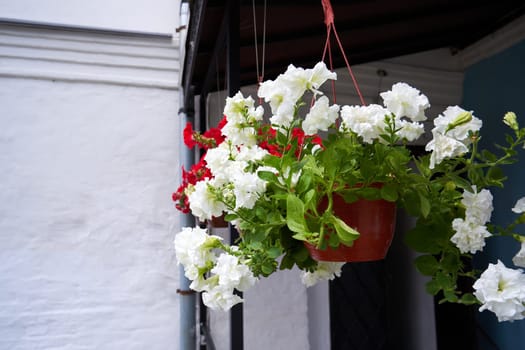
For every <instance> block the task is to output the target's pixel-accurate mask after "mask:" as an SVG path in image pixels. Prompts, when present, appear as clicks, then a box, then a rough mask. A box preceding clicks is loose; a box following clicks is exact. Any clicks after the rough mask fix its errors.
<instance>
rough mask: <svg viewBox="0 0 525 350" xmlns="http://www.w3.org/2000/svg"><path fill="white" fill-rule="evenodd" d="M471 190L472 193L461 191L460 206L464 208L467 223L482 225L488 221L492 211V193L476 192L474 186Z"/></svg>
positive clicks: (485, 191)
mask: <svg viewBox="0 0 525 350" xmlns="http://www.w3.org/2000/svg"><path fill="white" fill-rule="evenodd" d="M472 189H473V191H474V192H469V191H463V199H462V200H461V204H463V205H464V206H465V208H466V212H465V217H466V218H467V219H468V220H469V221H472V222H476V223H478V224H480V225H483V224H485V223H487V222H489V221H490V216H491V215H492V210H493V209H494V206H493V205H492V199H493V197H492V193H490V191H489V190H487V189H483V190H481V191H480V192H477V188H476V186H473V187H472Z"/></svg>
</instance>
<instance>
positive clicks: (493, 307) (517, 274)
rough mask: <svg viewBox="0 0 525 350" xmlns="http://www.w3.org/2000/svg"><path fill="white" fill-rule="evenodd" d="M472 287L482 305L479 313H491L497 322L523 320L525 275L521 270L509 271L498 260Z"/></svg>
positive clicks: (524, 311)
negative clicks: (486, 311) (485, 311)
mask: <svg viewBox="0 0 525 350" xmlns="http://www.w3.org/2000/svg"><path fill="white" fill-rule="evenodd" d="M473 287H474V289H475V292H474V295H475V296H476V298H478V300H479V301H480V302H481V303H482V304H483V305H482V306H481V307H480V308H479V311H483V310H489V311H492V312H493V313H495V314H496V316H497V318H498V321H499V322H502V321H515V320H521V319H523V318H525V305H524V303H525V275H524V274H523V272H522V271H521V270H515V269H509V268H507V267H506V266H505V265H504V264H503V263H502V262H501V261H499V260H498V263H497V264H489V266H488V268H487V269H486V270H485V271H484V272H483V273H482V274H481V276H480V278H479V279H478V280H477V281H476V282H475V283H474V285H473Z"/></svg>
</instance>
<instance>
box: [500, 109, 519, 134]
mask: <svg viewBox="0 0 525 350" xmlns="http://www.w3.org/2000/svg"><path fill="white" fill-rule="evenodd" d="M503 122H504V123H505V124H507V125H508V126H510V127H511V128H512V130H519V128H520V126H519V125H518V121H517V120H516V113H514V112H507V113H506V114H505V116H504V117H503Z"/></svg>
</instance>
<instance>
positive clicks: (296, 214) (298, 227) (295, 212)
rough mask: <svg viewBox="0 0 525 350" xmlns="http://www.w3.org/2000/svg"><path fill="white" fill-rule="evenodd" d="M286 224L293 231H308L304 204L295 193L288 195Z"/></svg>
mask: <svg viewBox="0 0 525 350" xmlns="http://www.w3.org/2000/svg"><path fill="white" fill-rule="evenodd" d="M286 225H287V226H288V228H289V229H290V231H292V232H297V233H306V232H308V229H307V226H306V220H305V219H304V204H303V202H302V201H301V200H300V199H299V198H298V197H297V196H295V195H293V194H289V195H288V196H287V197H286Z"/></svg>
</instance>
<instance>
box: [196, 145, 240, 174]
mask: <svg viewBox="0 0 525 350" xmlns="http://www.w3.org/2000/svg"><path fill="white" fill-rule="evenodd" d="M237 153H238V151H237V148H236V147H233V146H232V145H231V144H230V143H229V142H227V141H226V142H222V143H221V144H220V145H218V146H217V147H215V148H210V149H209V150H208V151H206V155H205V156H204V160H205V161H206V166H207V167H208V169H210V171H211V173H212V174H213V175H215V176H217V175H218V174H220V173H222V172H224V169H227V168H228V167H230V166H231V161H232V160H233V159H235V157H236V155H237Z"/></svg>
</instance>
